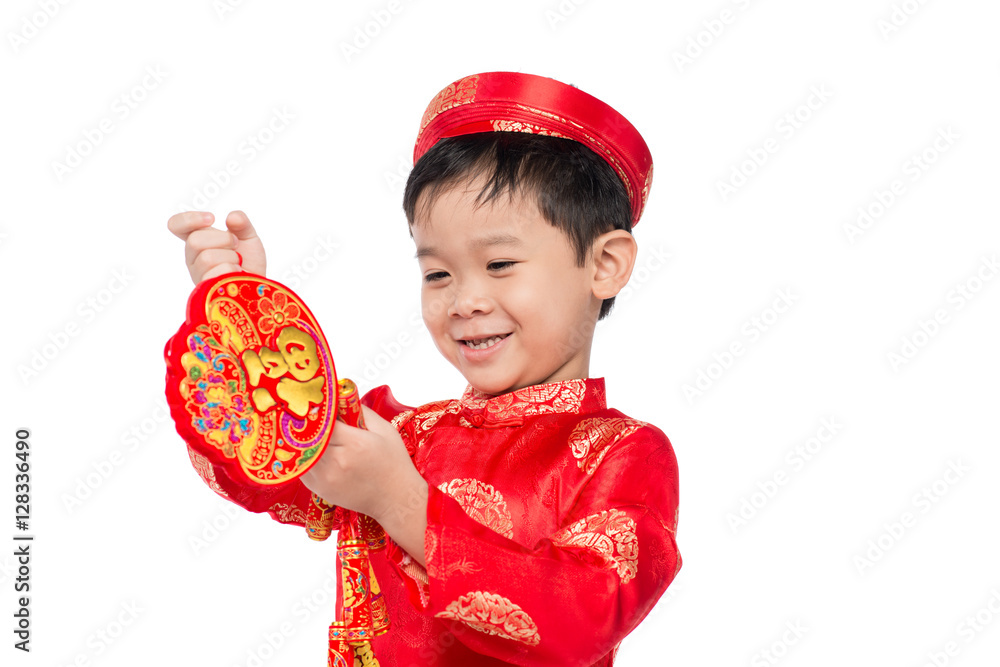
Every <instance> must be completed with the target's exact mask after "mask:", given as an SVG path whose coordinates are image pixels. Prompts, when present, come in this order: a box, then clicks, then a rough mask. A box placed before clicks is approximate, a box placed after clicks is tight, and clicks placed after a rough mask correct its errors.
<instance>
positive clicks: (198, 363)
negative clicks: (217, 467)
mask: <svg viewBox="0 0 1000 667" xmlns="http://www.w3.org/2000/svg"><path fill="white" fill-rule="evenodd" d="M212 345H217V343H216V342H215V339H214V338H208V339H205V338H203V337H202V336H200V335H198V334H194V335H192V336H191V337H190V338H189V340H188V347H189V349H190V350H191V352H192V355H191V356H188V355H185V357H186V359H185V362H184V365H185V367H186V368H187V378H186V379H185V384H186V385H187V389H186V391H185V392H184V393H185V395H186V397H187V405H186V410H187V413H188V414H189V415H191V424H192V425H193V426H194V427H195V429H197V431H198V432H199V433H202V434H204V435H205V439H206V440H208V441H209V442H211V443H212V444H213V445H215V446H216V447H218V448H219V449H220V450H222V453H223V454H224V455H225V456H227V457H229V458H233V457H235V456H236V451H235V449H234V448H235V447H236V446H238V445H239V444H240V443H241V442H243V438H244V437H245V436H246V435H248V434H249V433H250V432H251V431H252V430H253V424H252V423H251V421H250V418H251V416H252V415H253V406H252V405H250V402H249V400H248V398H247V396H246V395H245V394H244V393H243V392H241V391H240V390H239V387H238V386H237V383H236V381H235V380H231V379H230V380H227V379H226V377H225V375H223V373H222V371H223V369H224V368H225V365H224V364H225V363H226V360H229V362H230V363H231V357H230V356H229V355H228V354H226V353H224V352H219V351H217V350H213V349H212Z"/></svg>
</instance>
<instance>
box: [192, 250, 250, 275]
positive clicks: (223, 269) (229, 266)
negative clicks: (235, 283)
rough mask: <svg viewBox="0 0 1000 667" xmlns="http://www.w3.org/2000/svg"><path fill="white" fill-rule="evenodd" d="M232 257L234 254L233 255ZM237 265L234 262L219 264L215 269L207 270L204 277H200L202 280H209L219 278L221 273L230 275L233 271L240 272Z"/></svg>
mask: <svg viewBox="0 0 1000 667" xmlns="http://www.w3.org/2000/svg"><path fill="white" fill-rule="evenodd" d="M233 254H234V255H235V254H236V253H233ZM242 270H243V269H241V268H240V266H239V265H238V264H236V263H235V262H227V263H225V264H219V265H217V266H216V267H214V268H212V269H209V270H208V271H206V272H205V275H203V276H202V277H201V279H202V280H208V279H209V278H214V277H216V276H221V275H222V274H223V273H232V272H233V271H242Z"/></svg>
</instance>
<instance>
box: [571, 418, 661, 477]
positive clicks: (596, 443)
mask: <svg viewBox="0 0 1000 667" xmlns="http://www.w3.org/2000/svg"><path fill="white" fill-rule="evenodd" d="M644 426H646V422H641V421H639V420H637V419H630V418H628V417H593V418H591V419H584V420H583V421H581V422H580V423H579V424H577V425H576V427H575V428H574V429H573V431H572V432H571V433H570V434H569V446H570V449H571V450H572V451H573V456H575V457H576V459H577V461H576V464H577V465H578V466H579V467H580V470H582V471H584V472H585V473H587V474H588V475H589V474H591V473H592V472H594V471H595V470H597V466H598V465H600V463H601V461H602V460H603V459H604V455H605V454H607V452H608V449H610V448H611V445H613V444H615V443H616V442H618V441H619V440H621V439H623V438H626V437H628V436H630V435H632V434H633V433H635V432H636V431H638V430H639V429H641V428H642V427H644Z"/></svg>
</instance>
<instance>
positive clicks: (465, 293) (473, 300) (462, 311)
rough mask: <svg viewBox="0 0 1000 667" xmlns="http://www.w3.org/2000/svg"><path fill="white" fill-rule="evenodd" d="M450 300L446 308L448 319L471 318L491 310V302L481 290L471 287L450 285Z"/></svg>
mask: <svg viewBox="0 0 1000 667" xmlns="http://www.w3.org/2000/svg"><path fill="white" fill-rule="evenodd" d="M452 290H453V293H452V299H451V303H450V305H449V306H448V315H449V316H450V317H472V316H473V315H477V314H485V313H488V312H490V311H491V310H492V309H493V300H492V299H491V298H490V297H489V295H487V294H486V293H485V292H484V291H483V290H481V289H478V288H476V287H475V286H473V285H465V286H456V285H452Z"/></svg>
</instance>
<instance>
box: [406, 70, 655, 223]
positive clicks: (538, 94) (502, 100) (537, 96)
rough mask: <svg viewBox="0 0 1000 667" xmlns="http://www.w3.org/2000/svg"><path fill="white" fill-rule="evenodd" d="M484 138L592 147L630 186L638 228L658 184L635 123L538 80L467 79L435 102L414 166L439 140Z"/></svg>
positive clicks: (506, 75)
mask: <svg viewBox="0 0 1000 667" xmlns="http://www.w3.org/2000/svg"><path fill="white" fill-rule="evenodd" d="M478 132H532V133H534V134H545V135H549V136H553V137H563V138H565V139H573V140H575V141H578V142H580V143H582V144H584V145H586V146H589V147H590V148H591V149H593V151H594V152H595V153H597V154H598V155H600V156H601V157H602V158H604V159H605V160H606V161H607V163H608V164H610V165H611V167H612V168H613V169H614V170H615V173H617V174H618V177H619V178H621V180H622V182H623V183H624V184H625V190H626V192H627V193H628V198H629V202H630V203H631V205H632V226H633V227H634V226H635V224H636V223H637V222H639V216H641V215H642V209H643V207H644V206H645V205H646V197H647V196H648V195H649V186H650V184H651V183H652V180H653V156H652V155H650V153H649V148H648V147H647V146H646V142H645V141H643V139H642V136H641V135H640V134H639V131H638V130H636V129H635V127H633V126H632V123H630V122H628V120H627V119H626V118H625V117H624V116H622V115H621V114H620V113H618V112H617V111H615V110H614V109H612V108H611V107H610V106H608V105H607V104H605V103H604V102H602V101H600V100H599V99H597V98H596V97H594V96H593V95H588V94H587V93H585V92H583V91H582V90H579V89H578V88H574V87H573V86H569V85H566V84H565V83H561V82H559V81H556V80H555V79H549V78H546V77H543V76H535V75H534V74H521V73H517V72H485V73H483V74H473V75H471V76H467V77H464V78H462V79H459V80H458V81H456V82H455V83H453V84H451V85H450V86H448V87H447V88H445V89H444V90H442V91H441V92H440V93H438V94H437V96H436V97H435V98H434V99H433V100H431V103H430V105H428V107H427V111H425V112H424V117H423V119H422V120H421V122H420V132H419V133H418V134H417V143H416V146H415V147H414V149H413V162H414V164H416V162H417V160H419V159H420V157H421V156H422V155H423V154H424V153H426V152H427V151H428V150H430V148H431V146H433V145H434V144H436V143H437V141H438V140H439V139H443V138H445V137H457V136H461V135H463V134H475V133H478Z"/></svg>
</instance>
